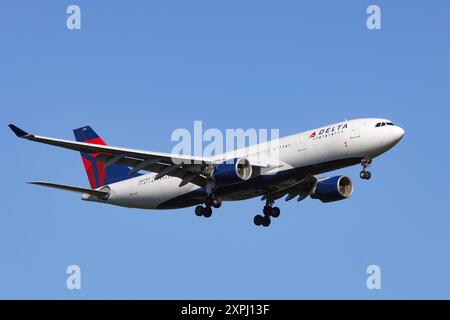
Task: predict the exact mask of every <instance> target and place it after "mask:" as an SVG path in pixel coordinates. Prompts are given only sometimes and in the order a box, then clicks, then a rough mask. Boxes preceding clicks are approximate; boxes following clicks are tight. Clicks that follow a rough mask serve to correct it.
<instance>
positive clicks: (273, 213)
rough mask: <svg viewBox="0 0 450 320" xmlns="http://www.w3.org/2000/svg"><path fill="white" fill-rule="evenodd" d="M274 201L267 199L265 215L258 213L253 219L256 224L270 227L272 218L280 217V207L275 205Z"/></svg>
mask: <svg viewBox="0 0 450 320" xmlns="http://www.w3.org/2000/svg"><path fill="white" fill-rule="evenodd" d="M273 204H274V201H271V200H267V201H266V205H265V206H264V209H263V215H260V214H258V215H256V216H255V218H254V219H253V222H254V223H255V225H257V226H263V227H268V226H270V223H271V222H272V221H271V218H270V217H272V218H278V217H279V216H280V212H281V211H280V208H278V207H274V206H273Z"/></svg>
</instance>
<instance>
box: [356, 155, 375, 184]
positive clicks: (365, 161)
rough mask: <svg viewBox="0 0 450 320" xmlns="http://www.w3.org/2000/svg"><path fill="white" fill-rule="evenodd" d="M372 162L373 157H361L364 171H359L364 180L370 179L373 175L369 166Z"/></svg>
mask: <svg viewBox="0 0 450 320" xmlns="http://www.w3.org/2000/svg"><path fill="white" fill-rule="evenodd" d="M371 163H372V159H367V158H363V159H361V165H362V167H363V169H362V171H361V172H360V173H359V177H360V178H361V179H363V180H369V179H370V178H371V177H372V173H370V171H369V170H367V168H368V167H369V165H370V164H371Z"/></svg>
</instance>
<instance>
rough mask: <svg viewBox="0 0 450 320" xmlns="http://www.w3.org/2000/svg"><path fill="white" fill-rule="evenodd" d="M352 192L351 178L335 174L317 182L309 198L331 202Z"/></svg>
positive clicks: (346, 196) (348, 195)
mask: <svg viewBox="0 0 450 320" xmlns="http://www.w3.org/2000/svg"><path fill="white" fill-rule="evenodd" d="M352 193H353V183H352V180H350V178H349V177H346V176H336V177H332V178H327V179H324V180H320V181H319V182H317V183H316V185H315V186H314V188H313V190H312V191H311V198H312V199H319V200H320V201H322V202H333V201H339V200H343V199H347V198H348V197H350V196H351V195H352Z"/></svg>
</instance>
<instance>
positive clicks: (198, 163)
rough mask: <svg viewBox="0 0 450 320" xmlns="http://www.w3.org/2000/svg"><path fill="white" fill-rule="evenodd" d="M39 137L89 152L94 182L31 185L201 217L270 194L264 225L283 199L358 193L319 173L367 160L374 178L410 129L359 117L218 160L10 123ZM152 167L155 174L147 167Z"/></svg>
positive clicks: (342, 180) (87, 132) (86, 159)
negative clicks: (375, 164)
mask: <svg viewBox="0 0 450 320" xmlns="http://www.w3.org/2000/svg"><path fill="white" fill-rule="evenodd" d="M9 127H10V128H11V129H12V130H13V131H14V133H15V134H16V135H17V136H18V137H20V138H24V139H27V140H31V141H36V142H41V143H45V144H50V145H54V146H58V147H62V148H66V149H71V150H76V151H80V152H81V157H82V160H83V163H84V167H85V169H86V172H87V175H88V178H89V182H90V185H91V188H90V189H89V188H80V187H73V186H68V185H61V184H55V183H48V182H30V183H31V184H35V185H40V186H46V187H52V188H57V189H62V190H68V191H75V192H79V193H81V194H82V199H83V200H86V201H95V202H101V203H107V204H113V205H117V206H123V207H129V208H140V209H176V208H184V207H190V206H196V208H195V214H196V215H197V216H204V217H210V216H211V214H212V207H214V208H219V207H220V206H221V205H222V201H236V200H244V199H249V198H253V197H262V200H265V206H264V209H263V214H258V215H256V216H255V218H254V223H255V224H256V225H258V226H260V225H262V226H265V227H267V226H269V225H270V223H271V218H277V217H278V216H279V215H280V209H279V208H278V207H275V206H274V203H275V200H277V199H280V198H281V197H284V196H286V201H288V200H291V199H294V198H297V199H298V201H300V200H303V199H305V198H306V197H308V196H309V197H311V198H312V199H319V200H320V201H322V202H332V201H338V200H343V199H346V198H348V197H350V196H351V195H352V193H353V184H352V181H351V180H350V178H349V177H346V176H334V177H317V176H316V175H319V174H322V173H325V172H328V171H333V170H336V169H340V168H344V167H348V166H352V165H355V164H360V165H362V171H361V172H360V177H361V178H362V179H366V180H368V179H370V177H371V173H370V171H368V170H367V168H368V166H369V165H370V164H371V162H372V159H374V158H375V157H377V156H379V155H381V154H383V153H384V152H386V151H388V150H389V149H391V148H392V147H393V146H394V145H396V144H397V143H398V142H399V141H400V140H401V138H402V137H403V135H404V130H403V129H402V128H400V127H398V126H396V125H394V124H393V123H392V122H391V121H389V120H386V119H374V118H367V119H357V120H349V121H347V120H346V121H344V122H341V123H336V124H332V125H329V126H325V127H322V128H317V129H313V130H309V131H306V132H302V133H298V134H294V135H291V136H287V137H284V138H280V139H277V140H276V141H271V142H264V143H260V144H257V145H253V146H249V147H246V148H242V149H238V150H236V151H233V152H228V153H224V154H221V155H217V156H214V157H211V158H206V157H192V156H182V155H176V154H167V153H160V152H149V151H142V150H134V149H126V148H118V147H111V146H107V145H106V144H105V142H104V141H103V140H102V139H101V138H100V137H99V136H98V135H97V134H96V133H95V132H94V131H93V130H92V129H91V127H89V126H86V127H82V128H79V129H76V130H74V134H75V138H76V140H77V141H69V140H61V139H55V138H48V137H43V136H37V135H34V134H30V133H27V132H25V131H23V130H22V129H19V128H18V127H16V126H14V125H12V124H11V125H9ZM145 171H147V173H144V172H145Z"/></svg>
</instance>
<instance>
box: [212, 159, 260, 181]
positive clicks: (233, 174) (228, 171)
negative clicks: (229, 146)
mask: <svg viewBox="0 0 450 320" xmlns="http://www.w3.org/2000/svg"><path fill="white" fill-rule="evenodd" d="M251 176H252V165H251V164H250V161H248V159H244V158H240V159H238V158H236V159H234V160H233V162H231V161H229V163H222V164H218V165H217V166H216V168H215V169H214V172H213V177H214V180H215V181H216V183H217V184H234V183H239V182H241V181H245V180H248V179H250V177H251Z"/></svg>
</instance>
